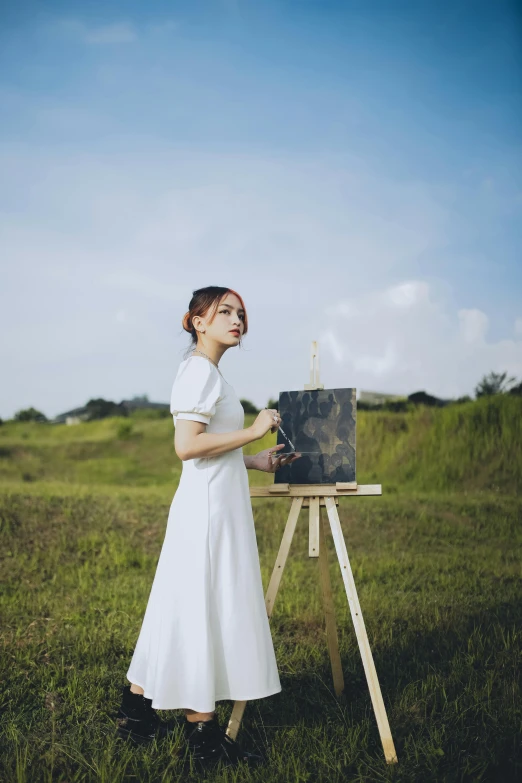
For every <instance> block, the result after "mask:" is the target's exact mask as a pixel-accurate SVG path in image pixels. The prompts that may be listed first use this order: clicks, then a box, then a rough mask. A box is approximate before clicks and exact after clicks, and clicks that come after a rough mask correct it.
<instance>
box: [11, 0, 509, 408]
mask: <svg viewBox="0 0 522 783" xmlns="http://www.w3.org/2000/svg"><path fill="white" fill-rule="evenodd" d="M1 21H2V24H1V25H0V39H1V40H0V98H1V100H0V107H1V112H2V121H1V123H0V166H1V172H2V177H1V184H0V229H1V238H0V243H1V244H0V252H1V258H2V268H3V280H4V286H2V292H1V293H0V307H1V312H2V331H3V334H4V335H6V336H7V335H8V339H7V340H4V345H3V347H2V349H1V350H2V356H1V360H2V366H3V367H4V368H5V370H6V376H5V377H6V378H7V382H4V383H3V384H2V390H1V395H2V396H1V398H0V402H1V404H0V416H3V417H9V416H12V415H13V413H14V411H15V410H18V409H19V408H20V407H26V406H28V405H34V406H35V407H38V408H40V409H41V410H43V411H44V412H45V413H46V414H47V415H49V416H52V415H54V414H56V413H58V412H60V411H63V410H66V409H68V408H71V407H75V406H77V405H81V404H83V403H84V402H86V401H87V399H89V398H90V397H99V396H104V397H107V398H110V399H115V400H120V399H122V398H128V397H130V396H133V395H134V394H141V393H148V394H149V396H150V397H151V398H152V399H161V400H167V399H168V397H169V393H170V387H171V384H172V380H173V378H174V375H175V372H176V369H177V365H178V363H179V361H180V360H181V358H182V355H183V349H184V347H185V345H186V344H187V341H186V337H185V335H184V334H182V333H180V328H179V323H180V320H181V317H182V315H183V313H184V312H185V310H186V306H187V304H188V299H189V298H190V293H191V291H192V290H193V289H194V288H197V287H199V286H202V285H209V284H219V285H230V286H231V287H233V288H236V289H237V290H239V291H240V292H241V293H242V294H243V296H244V298H245V301H246V304H247V307H248V309H249V314H250V323H251V331H250V334H249V335H248V337H247V339H246V341H245V346H246V349H247V350H245V351H244V352H241V354H237V352H233V351H229V352H228V354H227V355H225V357H224V358H223V360H222V366H223V370H224V373H225V374H226V377H227V378H228V380H229V381H230V382H232V383H233V385H234V387H235V388H236V391H237V392H238V393H239V394H240V396H246V397H249V398H251V399H253V400H254V401H255V402H257V403H258V404H260V405H261V404H265V403H266V401H267V398H268V396H273V395H275V394H277V393H278V391H280V390H283V389H288V388H301V387H302V386H303V384H304V383H305V382H306V381H307V377H306V376H307V370H308V352H309V345H310V341H311V340H312V339H318V340H319V344H320V351H321V367H322V376H323V381H324V382H325V384H326V385H327V386H356V387H357V388H358V389H377V390H382V391H391V392H399V393H400V392H404V393H408V392H411V391H415V390H418V389H421V388H425V389H427V390H428V391H430V392H432V393H435V394H440V395H442V396H456V395H460V394H465V393H471V392H472V390H473V387H474V385H475V384H476V382H477V381H478V380H479V378H480V377H481V376H482V375H483V374H484V373H486V372H488V371H490V370H492V369H493V370H497V371H502V370H504V369H505V370H508V371H509V372H510V373H511V374H514V375H516V376H517V377H522V297H521V293H522V264H521V259H520V247H521V239H522V236H521V235H522V229H521V226H522V221H521V217H522V214H521V213H522V185H521V160H522V154H521V139H520V129H521V122H520V120H521V92H522V16H521V13H520V11H517V7H516V4H515V3H514V2H497V3H495V4H493V3H490V2H478V1H475V2H460V3H459V2H438V3H427V2H414V3H402V2H393V3H389V2H364V3H363V2H328V0H326V2H324V1H323V2H316V1H315V0H309V1H306V0H301V2H277V3H275V2H263V3H259V2H257V3H254V2H251V0H219V1H218V0H207V2H198V1H197V0H196V1H195V2H194V1H192V2H190V3H189V2H154V0H152V2H149V3H147V4H144V3H137V2H105V3H97V2H92V3H89V4H88V5H87V4H83V3H76V2H62V3H59V2H48V3H46V4H45V5H44V4H42V3H29V2H20V3H18V4H10V7H7V8H3V10H2V20H1Z"/></svg>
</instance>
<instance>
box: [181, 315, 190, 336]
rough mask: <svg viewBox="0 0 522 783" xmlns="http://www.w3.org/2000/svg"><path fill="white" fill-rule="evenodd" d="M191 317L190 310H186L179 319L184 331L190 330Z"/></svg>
mask: <svg viewBox="0 0 522 783" xmlns="http://www.w3.org/2000/svg"><path fill="white" fill-rule="evenodd" d="M191 321H192V319H191V317H190V311H187V312H186V313H185V315H184V316H183V320H182V321H181V324H182V326H183V328H184V330H185V331H186V332H192V328H193V327H192V323H191Z"/></svg>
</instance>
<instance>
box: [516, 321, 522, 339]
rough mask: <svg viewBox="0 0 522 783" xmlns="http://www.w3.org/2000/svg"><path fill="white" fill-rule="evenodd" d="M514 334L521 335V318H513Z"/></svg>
mask: <svg viewBox="0 0 522 783" xmlns="http://www.w3.org/2000/svg"><path fill="white" fill-rule="evenodd" d="M515 334H516V335H517V337H522V318H516V319H515Z"/></svg>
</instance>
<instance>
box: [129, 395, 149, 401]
mask: <svg viewBox="0 0 522 783" xmlns="http://www.w3.org/2000/svg"><path fill="white" fill-rule="evenodd" d="M132 402H149V395H148V394H135V395H134V397H133V398H132Z"/></svg>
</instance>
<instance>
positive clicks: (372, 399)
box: [359, 391, 406, 405]
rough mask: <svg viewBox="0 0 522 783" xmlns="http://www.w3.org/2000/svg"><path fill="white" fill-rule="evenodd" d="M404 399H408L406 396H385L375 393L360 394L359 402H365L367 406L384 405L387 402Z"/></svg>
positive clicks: (382, 393) (361, 392)
mask: <svg viewBox="0 0 522 783" xmlns="http://www.w3.org/2000/svg"><path fill="white" fill-rule="evenodd" d="M404 399H406V396H405V395H404V394H385V393H384V392H375V391H360V392H359V402H364V403H365V404H366V405H384V403H385V402H397V401H398V400H404Z"/></svg>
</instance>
